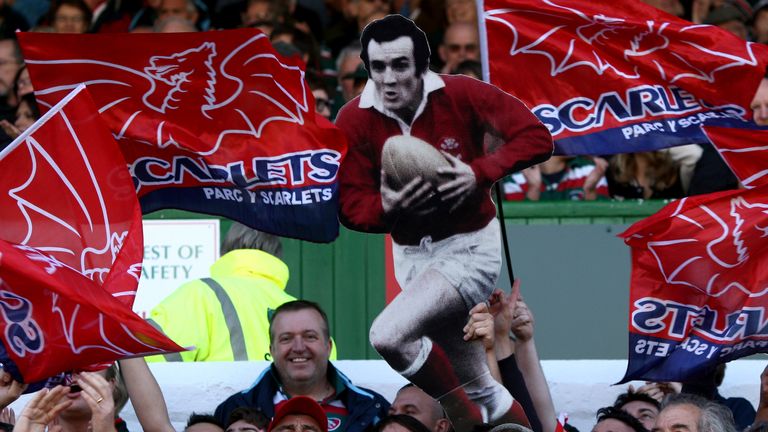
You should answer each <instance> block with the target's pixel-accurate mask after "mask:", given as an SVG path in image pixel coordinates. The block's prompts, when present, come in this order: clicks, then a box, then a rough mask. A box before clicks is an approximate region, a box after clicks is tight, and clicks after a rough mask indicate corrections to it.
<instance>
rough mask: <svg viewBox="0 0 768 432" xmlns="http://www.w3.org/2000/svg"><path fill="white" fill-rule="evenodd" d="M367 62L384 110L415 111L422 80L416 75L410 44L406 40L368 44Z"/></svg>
mask: <svg viewBox="0 0 768 432" xmlns="http://www.w3.org/2000/svg"><path fill="white" fill-rule="evenodd" d="M368 61H369V65H370V68H371V70H370V71H369V74H370V77H371V79H372V80H373V82H374V84H375V85H376V92H377V93H378V95H379V98H381V100H382V102H383V104H384V108H386V109H388V110H391V111H395V112H397V111H400V110H409V111H415V110H416V108H418V106H419V103H420V102H421V96H422V94H421V92H422V84H423V77H422V75H420V74H419V75H417V74H416V62H415V61H414V56H413V40H411V38H409V37H407V36H401V37H399V38H397V39H395V40H393V41H389V42H381V43H379V42H376V41H375V40H371V42H370V43H369V44H368Z"/></svg>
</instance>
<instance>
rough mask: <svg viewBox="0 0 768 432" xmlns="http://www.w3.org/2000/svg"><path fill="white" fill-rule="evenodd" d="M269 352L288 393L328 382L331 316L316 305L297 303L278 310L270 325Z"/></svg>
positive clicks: (297, 301) (281, 306)
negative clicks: (329, 319) (329, 317)
mask: <svg viewBox="0 0 768 432" xmlns="http://www.w3.org/2000/svg"><path fill="white" fill-rule="evenodd" d="M269 341H270V344H269V352H270V354H271V355H272V361H273V362H274V365H275V368H276V369H277V372H278V374H279V376H280V380H281V382H282V383H283V386H285V387H286V388H288V389H292V390H293V389H296V388H309V387H311V386H313V385H317V384H319V383H323V382H327V372H328V359H329V358H330V356H331V337H330V331H329V328H328V316H327V315H326V314H325V312H324V311H323V310H322V309H321V308H320V306H319V305H318V304H317V303H314V302H311V301H306V300H295V301H290V302H287V303H283V304H282V305H280V306H278V308H277V309H275V311H274V313H273V314H272V318H271V319H270V322H269Z"/></svg>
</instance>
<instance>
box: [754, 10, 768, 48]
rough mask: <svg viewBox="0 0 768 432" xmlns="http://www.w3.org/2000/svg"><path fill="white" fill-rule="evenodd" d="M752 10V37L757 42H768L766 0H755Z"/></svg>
mask: <svg viewBox="0 0 768 432" xmlns="http://www.w3.org/2000/svg"><path fill="white" fill-rule="evenodd" d="M753 11H754V12H753V13H752V37H753V38H754V39H755V42H757V43H761V44H765V43H768V0H760V1H759V2H757V4H756V5H755V7H754V8H753Z"/></svg>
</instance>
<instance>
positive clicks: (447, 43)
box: [437, 23, 480, 68]
mask: <svg viewBox="0 0 768 432" xmlns="http://www.w3.org/2000/svg"><path fill="white" fill-rule="evenodd" d="M437 51H438V54H440V60H442V61H443V63H445V64H447V65H450V66H451V68H454V67H456V65H458V64H459V63H461V62H462V61H464V60H476V61H477V60H479V59H480V45H479V38H478V35H477V27H476V26H475V25H473V24H468V23H456V24H451V25H450V26H448V28H447V29H446V30H445V35H444V36H443V43H441V44H440V47H439V48H438V49H437Z"/></svg>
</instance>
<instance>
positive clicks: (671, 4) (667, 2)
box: [642, 0, 685, 17]
mask: <svg viewBox="0 0 768 432" xmlns="http://www.w3.org/2000/svg"><path fill="white" fill-rule="evenodd" d="M642 2H643V3H645V4H647V5H649V6H653V7H655V8H656V9H661V10H663V11H664V12H666V13H668V14H671V15H674V16H677V17H682V16H683V13H685V10H684V9H683V4H682V3H680V0H642Z"/></svg>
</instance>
